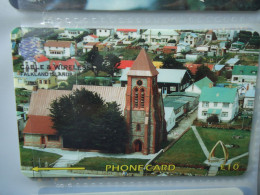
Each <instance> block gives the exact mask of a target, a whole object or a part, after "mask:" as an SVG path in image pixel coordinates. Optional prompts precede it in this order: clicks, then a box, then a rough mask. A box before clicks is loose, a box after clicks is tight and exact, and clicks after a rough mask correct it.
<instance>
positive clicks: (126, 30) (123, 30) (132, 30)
mask: <svg viewBox="0 0 260 195" xmlns="http://www.w3.org/2000/svg"><path fill="white" fill-rule="evenodd" d="M116 31H122V32H137V29H117V30H116Z"/></svg>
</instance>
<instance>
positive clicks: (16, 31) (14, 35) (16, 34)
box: [11, 28, 23, 40]
mask: <svg viewBox="0 0 260 195" xmlns="http://www.w3.org/2000/svg"><path fill="white" fill-rule="evenodd" d="M22 36H23V32H22V29H21V28H15V29H14V30H13V31H12V33H11V40H16V39H19V38H21V37H22Z"/></svg>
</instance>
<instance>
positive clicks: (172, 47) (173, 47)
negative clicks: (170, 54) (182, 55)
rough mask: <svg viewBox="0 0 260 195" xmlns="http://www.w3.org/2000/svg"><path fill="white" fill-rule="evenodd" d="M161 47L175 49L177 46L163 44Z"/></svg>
mask: <svg viewBox="0 0 260 195" xmlns="http://www.w3.org/2000/svg"><path fill="white" fill-rule="evenodd" d="M163 49H177V46H164V47H163Z"/></svg>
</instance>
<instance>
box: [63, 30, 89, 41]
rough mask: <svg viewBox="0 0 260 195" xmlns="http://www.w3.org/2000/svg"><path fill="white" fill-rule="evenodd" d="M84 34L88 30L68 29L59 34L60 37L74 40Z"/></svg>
mask: <svg viewBox="0 0 260 195" xmlns="http://www.w3.org/2000/svg"><path fill="white" fill-rule="evenodd" d="M84 32H86V29H80V28H66V29H65V30H64V32H63V33H60V34H59V37H60V38H69V39H73V38H74V37H77V36H79V35H81V34H83V33H84Z"/></svg>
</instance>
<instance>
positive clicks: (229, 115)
mask: <svg viewBox="0 0 260 195" xmlns="http://www.w3.org/2000/svg"><path fill="white" fill-rule="evenodd" d="M238 111H239V103H238V93H237V89H236V88H224V87H211V88H209V87H204V88H203V89H202V91H201V95H200V99H199V107H198V119H199V120H202V121H206V120H207V118H208V117H210V116H212V115H217V116H218V118H219V120H220V121H222V122H229V121H231V120H232V119H234V117H235V116H237V114H238Z"/></svg>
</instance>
